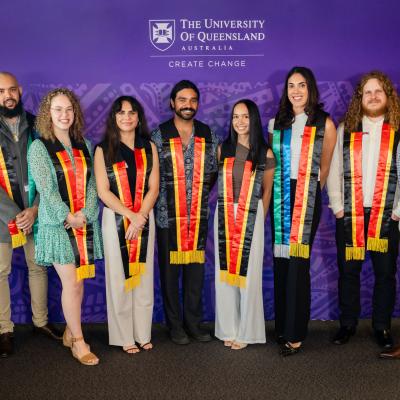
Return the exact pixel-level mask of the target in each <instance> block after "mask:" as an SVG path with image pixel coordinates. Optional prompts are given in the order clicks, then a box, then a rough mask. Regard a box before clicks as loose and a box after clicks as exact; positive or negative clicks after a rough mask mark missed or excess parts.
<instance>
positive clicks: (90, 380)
mask: <svg viewBox="0 0 400 400" xmlns="http://www.w3.org/2000/svg"><path fill="white" fill-rule="evenodd" d="M336 327H337V322H320V321H314V322H311V324H310V333H309V336H308V338H307V341H306V342H305V344H304V350H303V351H302V352H301V353H299V354H297V355H295V356H292V357H288V358H281V357H280V356H279V355H278V346H277V345H276V344H275V343H274V342H273V330H272V329H273V324H272V323H270V322H269V323H267V345H252V346H249V347H247V348H246V349H244V350H241V351H233V350H230V349H228V348H225V347H224V346H223V344H222V342H220V341H218V340H214V341H213V342H211V343H191V344H190V345H187V346H177V345H174V344H173V343H171V342H170V341H169V339H168V336H167V331H166V329H165V328H164V327H163V326H161V325H155V326H154V332H153V343H154V346H155V347H154V349H153V350H152V351H150V352H144V351H141V352H140V353H139V354H135V355H132V356H128V355H127V354H125V353H123V352H122V351H121V349H120V348H118V347H110V346H108V344H107V343H108V337H107V328H106V326H105V325H103V324H100V325H86V326H85V334H86V339H87V341H88V342H89V343H90V345H91V347H92V349H93V351H94V352H95V353H96V354H97V355H98V356H99V358H100V359H101V363H100V365H98V366H96V367H85V366H81V365H79V364H78V362H77V361H76V360H75V359H73V358H72V356H71V354H70V351H69V350H68V349H66V348H64V347H63V346H62V345H61V343H56V342H54V341H51V340H50V339H47V338H45V337H42V336H37V335H34V334H32V332H31V327H30V326H25V325H23V326H21V325H19V326H17V327H16V339H15V342H16V353H15V354H14V355H13V356H12V357H10V358H7V359H0V400H9V399H57V400H61V399H277V400H279V399H307V400H308V399H321V400H322V399H331V400H333V399H335V400H336V399H346V400H347V399H363V400H364V399H365V400H368V399H378V400H386V399H396V400H397V399H400V360H399V361H389V360H380V359H379V358H378V354H379V350H380V349H379V347H378V346H377V345H376V344H375V342H374V341H373V338H372V335H371V328H370V321H368V320H366V321H362V322H361V323H360V326H359V329H358V331H357V335H356V336H355V337H353V338H352V340H351V341H350V342H349V343H348V344H347V345H345V346H335V345H332V344H330V343H329V338H330V337H331V336H332V334H333V333H334V331H335V329H336ZM209 328H210V329H211V328H212V326H211V325H210V326H209ZM393 333H394V334H395V335H396V337H397V338H399V339H400V320H395V321H394V323H393Z"/></svg>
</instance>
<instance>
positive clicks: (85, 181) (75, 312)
mask: <svg viewBox="0 0 400 400" xmlns="http://www.w3.org/2000/svg"><path fill="white" fill-rule="evenodd" d="M36 129H37V131H38V132H39V133H40V139H39V140H35V141H34V142H33V143H32V145H31V147H30V149H29V154H28V162H29V169H30V171H31V173H32V177H33V179H34V181H35V183H36V187H37V190H38V192H39V193H40V204H39V219H38V222H39V226H38V233H37V237H36V248H35V258H36V262H37V263H38V264H39V265H45V266H50V265H54V268H55V270H56V271H57V274H58V276H59V277H60V280H61V284H62V295H61V303H62V309H63V313H64V317H65V321H66V323H67V326H66V328H65V332H64V336H63V344H64V346H66V347H70V348H71V351H72V355H73V356H74V357H75V358H76V359H78V361H79V362H80V363H82V364H84V365H96V364H98V363H99V359H98V358H97V357H96V356H95V355H94V354H93V353H92V352H90V347H89V345H88V344H87V343H85V341H84V338H83V334H82V326H81V306H82V299H83V280H84V279H85V278H92V277H94V275H95V265H94V260H95V259H99V258H102V251H101V240H100V229H99V224H98V215H99V207H98V201H97V192H96V183H95V179H94V176H93V162H92V153H91V146H90V143H89V142H88V141H86V140H85V139H84V136H83V114H82V110H81V107H80V105H79V101H78V98H77V97H76V96H75V94H74V93H73V92H71V91H70V90H68V89H65V88H59V89H54V90H52V91H50V92H49V93H48V94H47V95H46V96H45V97H44V98H43V100H42V102H41V103H40V108H39V114H38V116H37V119H36Z"/></svg>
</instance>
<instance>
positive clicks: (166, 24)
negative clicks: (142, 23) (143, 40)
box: [149, 19, 175, 51]
mask: <svg viewBox="0 0 400 400" xmlns="http://www.w3.org/2000/svg"><path fill="white" fill-rule="evenodd" d="M149 34H150V42H151V44H152V45H153V46H154V47H155V48H156V49H157V50H160V51H165V50H167V49H169V48H170V47H171V46H172V45H173V44H174V42H175V20H174V19H150V20H149Z"/></svg>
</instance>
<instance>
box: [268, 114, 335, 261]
mask: <svg viewBox="0 0 400 400" xmlns="http://www.w3.org/2000/svg"><path fill="white" fill-rule="evenodd" d="M327 116H328V114H326V113H325V112H323V111H318V112H317V114H316V115H315V116H314V117H313V118H312V119H311V118H310V117H309V118H308V120H307V123H306V126H305V127H304V132H303V138H302V144H301V153H300V161H299V172H298V176H297V184H296V194H295V201H294V207H293V215H291V213H290V168H291V161H290V141H291V134H292V130H291V128H289V129H279V127H276V126H275V127H274V132H273V139H272V149H273V152H274V155H275V158H276V166H275V174H274V188H273V218H274V233H275V243H274V256H275V257H283V258H289V257H291V256H292V257H301V258H310V236H311V225H312V220H313V214H314V204H315V196H316V191H317V185H318V175H319V167H320V160H321V151H322V143H323V138H324V133H325V122H326V118H327Z"/></svg>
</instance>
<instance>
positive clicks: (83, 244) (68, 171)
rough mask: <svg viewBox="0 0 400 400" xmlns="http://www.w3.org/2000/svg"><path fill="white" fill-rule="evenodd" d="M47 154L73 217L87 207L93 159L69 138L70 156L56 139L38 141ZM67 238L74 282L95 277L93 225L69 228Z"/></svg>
mask: <svg viewBox="0 0 400 400" xmlns="http://www.w3.org/2000/svg"><path fill="white" fill-rule="evenodd" d="M40 140H41V141H42V142H43V143H44V145H45V146H46V149H47V151H48V152H49V155H50V157H51V160H52V162H53V165H54V169H55V170H56V175H57V181H58V189H59V191H60V195H61V198H62V200H63V201H64V203H65V204H67V205H68V207H69V209H70V211H71V213H72V214H74V213H75V212H78V211H80V210H82V209H83V208H84V207H85V205H86V191H87V184H88V182H89V178H90V175H91V172H92V160H91V157H90V154H89V150H88V148H87V147H86V143H84V142H82V143H78V142H76V141H75V140H73V139H72V138H71V144H72V155H73V159H74V161H73V162H72V160H71V159H70V157H69V155H68V152H67V151H66V150H65V149H64V147H63V145H62V144H61V143H60V142H59V141H58V140H57V139H56V140H55V142H52V141H51V140H46V139H43V138H41V139H40ZM67 232H68V236H69V239H70V242H71V246H72V249H73V252H74V255H75V265H76V267H77V270H76V275H77V279H78V280H81V279H85V278H93V277H94V276H95V267H94V254H93V226H92V224H86V225H85V226H84V227H83V228H80V229H68V230H67Z"/></svg>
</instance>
